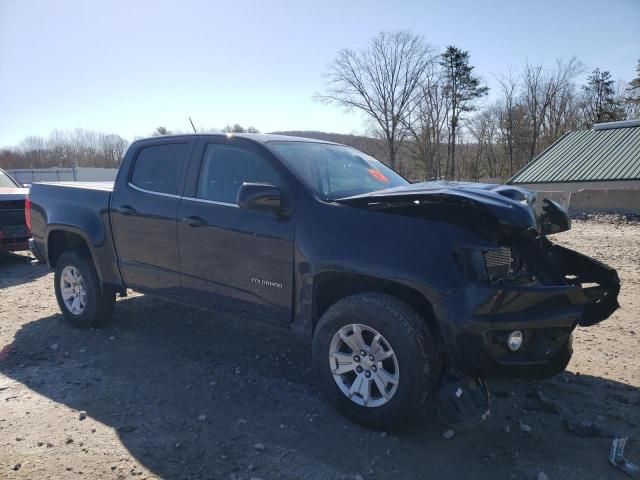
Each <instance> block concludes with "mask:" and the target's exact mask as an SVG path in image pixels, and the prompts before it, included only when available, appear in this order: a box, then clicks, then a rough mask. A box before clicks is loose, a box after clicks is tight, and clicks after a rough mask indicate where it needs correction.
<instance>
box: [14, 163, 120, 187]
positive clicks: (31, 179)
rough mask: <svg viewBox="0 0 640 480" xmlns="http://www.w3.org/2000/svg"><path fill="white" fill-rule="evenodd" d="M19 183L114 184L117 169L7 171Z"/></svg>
mask: <svg viewBox="0 0 640 480" xmlns="http://www.w3.org/2000/svg"><path fill="white" fill-rule="evenodd" d="M7 172H8V173H9V175H11V176H12V177H13V178H15V179H16V180H17V181H18V183H21V184H23V185H24V184H31V183H35V182H74V181H77V182H112V181H114V180H115V179H116V174H117V173H118V169H117V168H92V167H79V168H76V169H75V171H74V169H73V168H21V169H13V170H7Z"/></svg>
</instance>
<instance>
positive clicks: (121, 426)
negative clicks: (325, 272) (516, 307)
mask: <svg viewBox="0 0 640 480" xmlns="http://www.w3.org/2000/svg"><path fill="white" fill-rule="evenodd" d="M557 240H558V241H560V242H562V243H564V244H567V245H569V246H571V247H574V248H577V249H579V250H581V251H583V252H585V253H588V254H590V255H592V256H595V257H596V258H599V259H601V260H603V261H605V262H607V263H609V264H610V265H612V266H614V267H616V268H617V269H618V271H619V273H620V277H621V278H622V282H623V289H622V294H621V299H620V303H621V305H622V308H621V309H620V310H618V312H616V313H615V314H614V316H613V317H612V318H610V319H609V320H607V321H606V322H604V323H602V324H600V325H597V326H594V327H592V328H589V329H579V330H578V331H577V333H576V336H575V343H574V349H575V351H576V352H575V355H574V357H573V360H572V361H571V364H570V366H569V369H568V371H567V372H565V373H563V374H561V375H559V376H558V377H556V378H554V379H551V380H546V381H542V382H536V381H507V380H499V379H492V380H490V384H491V386H492V389H493V392H494V403H493V409H492V417H491V419H490V420H488V421H486V422H485V423H483V424H481V425H479V426H476V427H473V428H471V429H467V430H464V431H457V432H455V436H454V437H453V438H452V439H449V440H447V439H445V438H443V435H442V434H443V432H444V431H445V430H446V426H444V425H442V424H441V423H437V422H436V423H428V422H427V421H426V420H425V419H423V418H420V419H416V420H415V422H414V424H413V425H411V426H410V427H409V428H408V429H406V430H403V431H401V432H383V433H380V432H374V431H370V430H367V429H364V428H361V427H359V426H356V425H353V424H351V423H349V422H348V421H346V420H345V419H344V418H342V417H341V416H340V415H339V414H337V413H336V412H335V411H334V410H333V409H332V408H331V407H330V406H329V405H328V404H327V403H325V401H324V400H323V399H322V397H321V395H320V394H319V391H318V387H317V385H316V383H315V381H314V377H313V375H312V374H311V371H310V366H311V365H310V355H309V352H310V348H309V344H308V343H307V342H305V341H301V340H300V339H299V338H297V337H295V336H293V335H292V334H290V333H288V332H287V331H280V330H274V329H272V328H269V327H267V326H264V325H260V324H256V323H252V322H251V321H249V320H245V319H242V318H231V317H218V318H212V317H213V316H212V315H211V314H207V313H205V312H201V311H198V310H189V309H187V308H185V307H181V306H175V305H170V304H166V303H162V302H160V301H157V300H153V299H150V298H147V297H143V296H130V297H128V298H126V299H121V300H119V301H118V305H117V307H116V310H115V316H114V320H113V322H112V323H111V324H110V325H109V326H108V327H107V328H105V329H101V330H77V329H73V328H71V327H69V326H67V325H66V324H65V323H64V322H63V321H62V317H61V315H60V314H59V313H58V308H57V305H56V302H55V299H54V295H53V288H52V281H53V280H52V274H51V273H50V272H49V271H48V270H47V269H46V268H45V267H42V266H40V267H33V266H31V265H30V263H29V260H30V258H29V257H27V256H26V255H12V256H6V257H0V478H34V479H40V478H107V479H110V478H118V479H121V478H156V477H165V478H222V479H239V478H245V479H249V478H262V479H265V480H266V479H288V478H292V479H294V478H295V479H297V478H305V479H333V478H344V479H354V480H355V479H386V478H398V479H400V478H465V479H474V478H477V479H495V478H506V479H510V478H513V479H538V478H549V479H580V480H584V479H587V478H602V479H617V478H620V479H623V478H628V477H626V476H625V474H624V473H622V472H620V471H618V470H616V469H614V468H613V467H612V466H611V465H610V464H609V463H608V460H607V455H608V451H609V445H610V443H611V436H612V435H614V434H616V433H618V432H619V433H624V434H627V435H630V436H631V437H632V438H633V440H632V441H630V443H628V445H627V457H628V458H629V459H630V460H633V461H635V462H636V463H640V441H638V437H640V324H639V323H638V318H639V316H640V226H637V225H636V226H632V225H616V224H608V223H597V222H592V221H590V222H584V221H578V222H574V228H573V230H572V231H571V232H568V233H565V234H562V235H559V236H558V238H557ZM81 411H83V412H86V419H81V417H83V416H84V413H83V414H81V413H80V412H81ZM583 422H591V424H584V423H583ZM527 426H528V427H529V428H530V431H527V430H529V428H527ZM541 472H543V473H544V474H545V475H546V477H543V476H542V475H540V474H541Z"/></svg>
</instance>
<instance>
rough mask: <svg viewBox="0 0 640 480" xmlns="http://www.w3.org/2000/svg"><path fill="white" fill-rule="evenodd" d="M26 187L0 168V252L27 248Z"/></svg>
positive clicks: (27, 191)
mask: <svg viewBox="0 0 640 480" xmlns="http://www.w3.org/2000/svg"><path fill="white" fill-rule="evenodd" d="M28 194H29V189H28V188H22V187H21V186H20V185H19V184H18V182H16V181H15V180H14V179H13V178H11V177H10V176H9V174H8V173H7V172H5V171H4V170H2V169H0V253H3V252H16V251H18V250H28V249H29V229H28V227H27V225H26V223H25V214H24V211H25V206H26V204H27V203H28V201H27V195H28Z"/></svg>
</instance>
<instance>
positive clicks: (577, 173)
mask: <svg viewBox="0 0 640 480" xmlns="http://www.w3.org/2000/svg"><path fill="white" fill-rule="evenodd" d="M617 180H640V122H637V121H632V122H612V123H611V124H599V125H594V129H593V130H585V131H577V132H570V133H568V134H566V135H564V136H563V137H562V138H560V139H559V140H558V141H556V142H555V143H554V144H553V145H551V146H550V147H549V148H547V149H546V150H545V151H543V152H542V153H541V154H540V155H538V156H537V157H536V158H534V159H533V160H532V161H531V162H530V163H529V164H528V165H527V166H526V167H524V168H523V169H522V170H520V171H519V172H518V173H516V174H515V175H514V176H513V177H512V178H511V180H509V181H508V182H507V183H510V184H518V183H566V182H601V181H617Z"/></svg>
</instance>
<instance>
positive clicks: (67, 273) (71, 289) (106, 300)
mask: <svg viewBox="0 0 640 480" xmlns="http://www.w3.org/2000/svg"><path fill="white" fill-rule="evenodd" d="M54 288H55V292H56V300H57V301H58V305H59V306H60V310H61V311H62V314H63V315H64V318H65V320H67V321H68V322H69V323H71V324H72V325H74V326H76V327H83V328H87V327H96V326H100V325H104V324H106V323H107V322H108V321H109V320H110V319H111V315H112V313H113V306H114V303H115V292H114V291H113V290H112V289H110V288H108V287H106V286H102V285H101V284H100V280H99V279H98V274H97V273H96V269H95V267H94V265H93V262H92V261H91V260H90V259H88V258H87V256H86V255H83V254H81V253H79V252H75V251H67V252H64V253H63V254H62V255H60V258H58V261H57V262H56V271H55V278H54Z"/></svg>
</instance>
